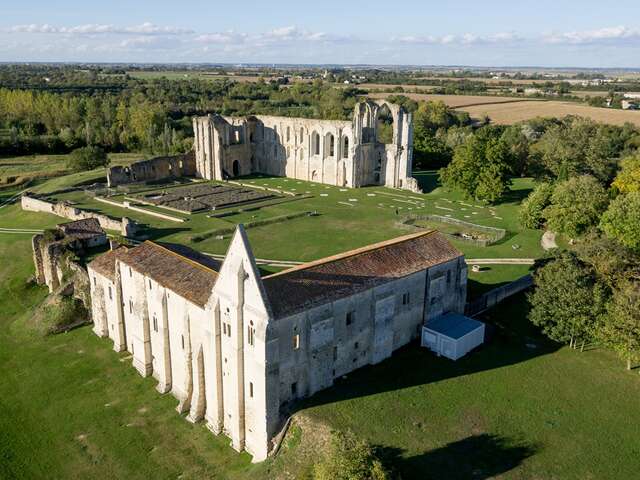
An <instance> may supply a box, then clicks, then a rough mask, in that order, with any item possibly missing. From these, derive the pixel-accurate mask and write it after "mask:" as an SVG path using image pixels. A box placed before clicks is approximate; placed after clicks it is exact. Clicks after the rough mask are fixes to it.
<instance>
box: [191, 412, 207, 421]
mask: <svg viewBox="0 0 640 480" xmlns="http://www.w3.org/2000/svg"><path fill="white" fill-rule="evenodd" d="M203 419H204V416H203V415H196V414H194V413H193V412H190V413H189V415H187V422H190V423H198V422H200V421H202V420H203Z"/></svg>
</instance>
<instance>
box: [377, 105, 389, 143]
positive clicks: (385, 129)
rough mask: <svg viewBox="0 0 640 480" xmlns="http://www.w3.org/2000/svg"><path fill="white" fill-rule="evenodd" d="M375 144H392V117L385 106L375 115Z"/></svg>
mask: <svg viewBox="0 0 640 480" xmlns="http://www.w3.org/2000/svg"><path fill="white" fill-rule="evenodd" d="M376 142H378V143H386V144H388V143H393V115H392V114H391V110H389V107H388V106H387V105H386V104H385V105H383V106H382V107H381V108H380V109H379V110H378V114H377V115H376Z"/></svg>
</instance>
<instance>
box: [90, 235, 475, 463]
mask: <svg viewBox="0 0 640 480" xmlns="http://www.w3.org/2000/svg"><path fill="white" fill-rule="evenodd" d="M136 249H146V250H137V253H141V252H142V253H144V255H139V256H138V257H144V259H145V261H146V262H148V263H147V265H150V264H152V265H153V268H152V269H150V270H147V269H146V268H145V267H144V266H141V265H143V264H142V263H141V262H139V261H138V260H137V259H136V257H135V255H136ZM410 251H411V252H415V254H416V255H415V257H416V259H412V258H408V257H409V255H408V252H410ZM394 256H395V257H394ZM390 258H398V259H401V260H400V262H395V264H394V262H390V261H389V260H390ZM402 259H404V260H402ZM403 261H404V262H405V264H401V263H402V262H403ZM171 262H173V263H171ZM158 264H165V265H166V266H167V269H169V270H170V271H168V272H163V271H162V269H161V268H157V267H156V265H158ZM88 271H89V277H90V280H91V293H92V308H93V318H94V321H95V328H94V330H95V332H96V334H98V335H100V336H108V337H109V338H111V339H112V340H113V342H114V348H115V349H116V350H117V351H121V350H124V349H126V350H127V351H129V352H130V353H131V354H132V356H133V366H134V367H135V368H136V369H137V370H138V372H140V374H141V375H143V376H150V375H151V376H153V377H154V378H156V380H157V381H158V390H159V391H160V392H162V393H169V392H171V394H172V395H173V396H175V397H176V399H177V400H178V407H177V408H178V411H179V412H181V413H188V416H187V419H188V420H190V421H193V422H197V421H200V420H204V421H205V422H206V423H207V425H208V427H209V428H210V429H211V430H212V431H213V432H214V433H216V434H218V433H224V434H225V435H227V436H228V437H230V438H231V441H232V446H233V448H235V449H236V450H238V451H242V450H246V451H248V452H249V453H250V454H251V455H253V457H254V460H255V461H260V460H263V459H265V458H266V457H267V455H268V453H269V451H270V450H271V448H272V440H273V438H274V437H275V436H276V434H277V433H278V431H279V430H280V429H281V428H282V425H283V421H284V420H285V418H283V414H282V412H283V411H286V410H287V409H288V407H289V405H291V402H294V401H295V400H297V399H299V398H303V397H307V396H310V395H312V394H314V393H315V392H317V391H319V390H322V389H324V388H327V387H330V386H331V385H332V384H333V382H334V379H336V378H339V377H340V376H342V375H345V374H347V373H349V372H351V371H353V370H355V369H357V368H360V367H362V366H365V365H369V364H376V363H379V362H381V361H383V360H384V359H385V358H388V357H389V356H390V355H391V354H392V352H393V351H394V350H396V349H398V348H400V347H402V346H403V345H406V344H407V343H409V342H410V341H411V340H413V339H416V338H419V335H420V329H421V327H422V325H423V324H424V323H425V322H427V321H429V320H430V319H432V318H434V317H436V316H439V315H441V314H443V313H446V312H463V310H464V305H465V300H466V281H467V271H466V265H465V262H464V257H463V256H462V254H461V253H460V252H458V251H457V250H455V249H454V248H453V247H451V246H450V244H449V243H448V242H447V241H446V239H444V237H442V236H440V235H439V234H435V233H433V234H431V236H429V234H428V235H424V234H422V236H420V235H412V236H407V237H402V238H401V239H397V240H394V241H391V242H385V243H383V244H378V245H374V246H371V247H366V248H364V249H359V250H356V251H353V252H348V253H346V254H342V255H339V256H336V257H331V258H328V259H324V260H320V261H318V262H312V263H310V264H306V265H303V266H301V267H295V268H293V269H290V270H287V271H284V272H280V273H278V274H273V275H268V276H266V277H260V275H259V272H258V269H257V267H256V265H255V261H254V257H253V254H252V252H251V249H250V246H249V244H248V241H247V238H246V235H245V233H244V230H243V229H242V228H241V227H240V228H239V229H238V231H237V232H236V234H235V235H234V238H233V240H232V242H231V245H230V247H229V250H228V252H227V256H226V258H225V260H224V262H223V264H222V266H221V267H220V268H219V269H218V270H216V271H214V270H213V269H208V268H206V267H204V266H202V265H199V264H196V262H195V261H193V260H191V259H189V258H187V257H184V256H180V255H178V254H176V253H174V252H170V251H168V250H167V249H166V248H165V247H163V246H161V245H158V244H153V243H151V242H146V243H145V244H143V245H142V246H140V247H135V248H132V249H129V250H126V249H124V248H120V249H118V250H115V251H111V252H109V253H107V254H105V256H103V257H98V259H96V260H94V262H92V263H90V264H89V266H88ZM177 271H178V273H176V272H177ZM345 272H346V273H345ZM364 273H367V275H368V277H369V278H368V279H367V280H366V281H363V277H364ZM351 275H353V280H350V279H349V278H350V276H351ZM308 278H318V284H315V285H314V284H309V283H308V282H307V280H308ZM350 281H352V282H353V285H352V287H351V286H349V282H350ZM171 282H175V285H170V284H169V283H171ZM189 282H193V289H191V288H189V285H190V283H189ZM208 282H210V283H208ZM345 282H347V283H346V285H347V287H346V288H347V290H349V291H350V293H349V292H348V293H345ZM203 283H206V284H207V285H211V288H210V289H209V287H208V286H207V287H206V288H204V289H200V290H201V292H200V293H197V294H196V292H195V290H197V289H198V287H199V286H200V287H201V286H202V284H203ZM297 285H299V286H297Z"/></svg>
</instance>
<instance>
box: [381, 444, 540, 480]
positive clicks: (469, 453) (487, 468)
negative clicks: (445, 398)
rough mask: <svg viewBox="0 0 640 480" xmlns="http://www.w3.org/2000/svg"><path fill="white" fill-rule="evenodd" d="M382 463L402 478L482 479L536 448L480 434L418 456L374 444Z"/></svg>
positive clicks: (506, 468) (511, 466)
mask: <svg viewBox="0 0 640 480" xmlns="http://www.w3.org/2000/svg"><path fill="white" fill-rule="evenodd" d="M374 448H375V450H376V454H377V456H378V457H379V458H380V459H381V461H382V462H383V464H384V465H385V466H387V467H390V468H391V469H392V470H393V471H394V472H396V473H398V474H399V475H400V477H401V478H403V479H408V478H416V479H424V480H427V479H444V478H446V479H450V480H456V479H460V480H462V479H465V480H466V479H473V480H485V479H489V478H494V477H496V476H498V475H501V474H503V473H506V472H508V471H510V470H513V469H514V468H516V467H517V466H518V465H520V464H521V463H522V462H523V461H524V460H526V459H527V458H529V457H531V456H532V455H534V454H535V453H536V452H537V451H538V450H539V448H538V447H537V446H535V445H529V444H524V443H519V442H516V441H513V440H511V439H509V438H505V437H501V436H499V435H493V434H488V433H483V434H481V435H473V436H470V437H467V438H464V439H462V440H458V441H455V442H451V443H449V444H447V445H445V446H443V447H440V448H437V449H435V450H430V451H427V452H424V453H422V454H420V455H414V456H405V455H404V452H403V451H402V450H400V449H397V448H392V447H381V446H378V447H374Z"/></svg>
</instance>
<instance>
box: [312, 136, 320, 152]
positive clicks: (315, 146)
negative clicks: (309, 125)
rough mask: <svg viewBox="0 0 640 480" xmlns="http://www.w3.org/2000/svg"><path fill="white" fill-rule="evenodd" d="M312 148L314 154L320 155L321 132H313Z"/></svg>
mask: <svg viewBox="0 0 640 480" xmlns="http://www.w3.org/2000/svg"><path fill="white" fill-rule="evenodd" d="M311 143H312V145H311V148H312V149H313V154H314V155H320V134H319V133H317V132H313V135H312V136H311Z"/></svg>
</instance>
